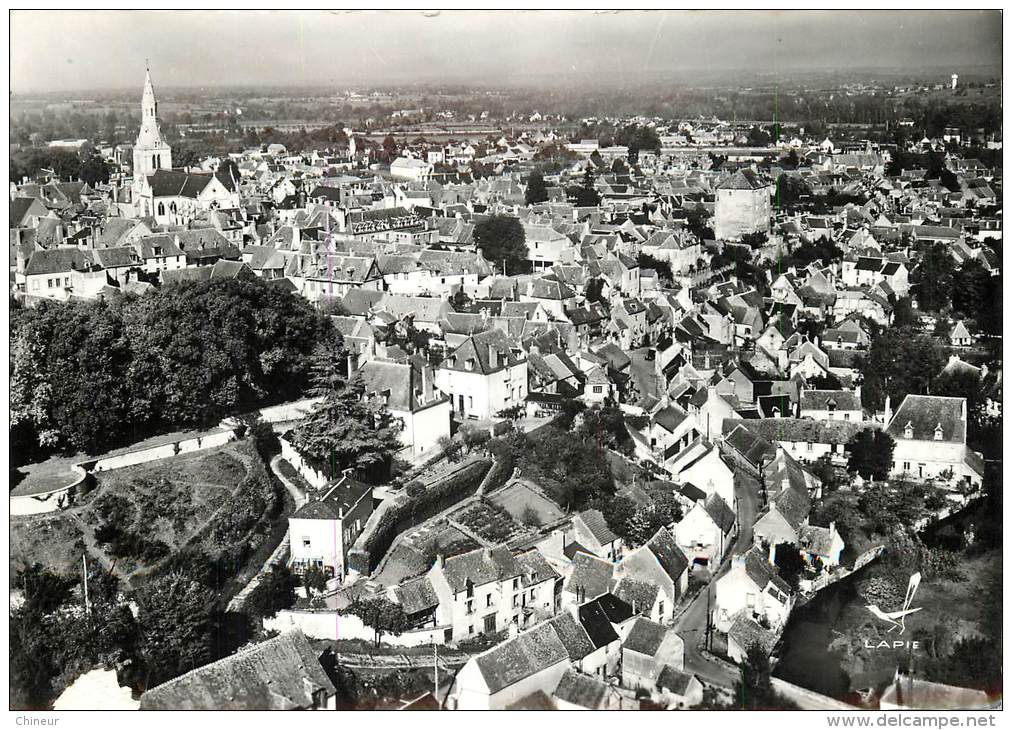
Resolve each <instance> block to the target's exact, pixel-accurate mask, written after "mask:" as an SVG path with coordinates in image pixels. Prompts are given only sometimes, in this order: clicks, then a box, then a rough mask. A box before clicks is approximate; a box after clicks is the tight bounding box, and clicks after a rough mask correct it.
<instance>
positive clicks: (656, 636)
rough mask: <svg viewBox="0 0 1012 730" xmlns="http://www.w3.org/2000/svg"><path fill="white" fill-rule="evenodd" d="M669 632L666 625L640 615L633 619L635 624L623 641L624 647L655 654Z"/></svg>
mask: <svg viewBox="0 0 1012 730" xmlns="http://www.w3.org/2000/svg"><path fill="white" fill-rule="evenodd" d="M667 634H668V628H667V627H666V626H662V625H661V624H659V623H657V622H656V621H651V620H650V619H648V618H644V617H643V616H639V617H637V618H636V620H635V621H633V625H632V627H631V628H630V629H629V633H628V634H627V635H626V638H625V641H624V642H623V643H622V648H623V649H626V650H628V651H634V652H636V653H637V654H645V655H646V656H654V655H655V654H656V653H657V650H658V649H660V648H661V643H662V642H663V641H664V637H665V636H667Z"/></svg>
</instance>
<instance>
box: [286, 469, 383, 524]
mask: <svg viewBox="0 0 1012 730" xmlns="http://www.w3.org/2000/svg"><path fill="white" fill-rule="evenodd" d="M371 494H372V487H370V486H369V485H368V484H363V483H362V482H359V481H356V480H355V479H352V478H351V477H349V476H342V477H341V479H339V480H338V481H337V482H336V483H334V484H333V485H332V486H330V487H328V488H327V490H326V491H325V492H323V494H322V495H321V496H320V497H318V498H316V499H313V500H311V501H309V502H307V503H306V504H304V505H302V506H301V507H300V508H299V509H298V510H296V511H295V514H293V515H292V517H293V518H294V519H300V520H338V519H341V515H342V514H346V513H347V512H348V511H349V510H350V509H352V508H353V507H354V506H355V505H356V504H358V503H359V501H360V500H361V499H362V498H363V497H365V496H366V495H371Z"/></svg>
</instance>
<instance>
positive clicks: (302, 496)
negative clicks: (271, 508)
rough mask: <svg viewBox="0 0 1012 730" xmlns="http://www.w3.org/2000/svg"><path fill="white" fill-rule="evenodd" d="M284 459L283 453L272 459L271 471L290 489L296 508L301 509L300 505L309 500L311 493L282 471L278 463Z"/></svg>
mask: <svg viewBox="0 0 1012 730" xmlns="http://www.w3.org/2000/svg"><path fill="white" fill-rule="evenodd" d="M282 461H283V459H282V458H281V454H278V455H277V456H275V457H274V458H273V459H271V471H272V472H274V476H276V477H277V478H278V479H279V480H280V481H281V483H282V484H283V485H284V487H285V489H287V490H288V493H289V494H290V495H292V501H293V502H295V509H299V507H301V506H302V505H304V504H305V503H306V502H308V501H309V495H308V494H306V493H305V492H304V491H302V490H301V489H299V487H298V486H297V485H296V484H295V483H294V482H292V480H290V479H289V478H288V477H286V476H285V475H284V474H282V473H281V469H280V468H279V466H278V465H279V464H280V463H281V462H282Z"/></svg>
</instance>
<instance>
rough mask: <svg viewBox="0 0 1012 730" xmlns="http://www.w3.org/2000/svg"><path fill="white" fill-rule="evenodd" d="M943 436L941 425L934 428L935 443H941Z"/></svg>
mask: <svg viewBox="0 0 1012 730" xmlns="http://www.w3.org/2000/svg"><path fill="white" fill-rule="evenodd" d="M944 436H945V434H944V433H943V432H942V424H940V423H939V424H938V425H937V426H935V441H941V440H942V439H943V438H944Z"/></svg>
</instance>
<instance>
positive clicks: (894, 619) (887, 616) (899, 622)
mask: <svg viewBox="0 0 1012 730" xmlns="http://www.w3.org/2000/svg"><path fill="white" fill-rule="evenodd" d="M920 584H921V574H920V573H914V574H913V575H912V576H910V582H909V583H907V595H906V597H905V598H904V599H903V608H902V609H900V610H899V611H888V612H887V611H883V610H882V609H880V608H879V607H878V606H876V605H875V604H872V605H870V606H865V608H867V609H868V610H869V611H871V613H872V615H873V616H874V617H875V618H877V619H881V620H882V621H885V622H886V623H887V624H890V626H889V628H888V629H887V630H886V633H891V632H893V631H895V630H896V629H899V630H900V634H902V633H903V632H904V631H906V630H907V625H906V619H907V616H909V615H910V614H912V613H917V612H918V611H920V610H921V607H918V608H910V604H911V603H913V600H914V594H915V593H917V588H918V586H920Z"/></svg>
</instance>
